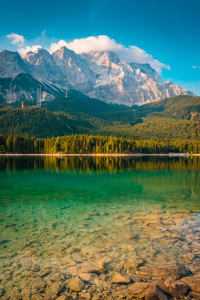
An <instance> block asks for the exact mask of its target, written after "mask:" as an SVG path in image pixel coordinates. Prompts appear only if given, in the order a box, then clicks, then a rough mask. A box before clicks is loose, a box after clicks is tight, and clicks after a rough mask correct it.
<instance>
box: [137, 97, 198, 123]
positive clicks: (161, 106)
mask: <svg viewBox="0 0 200 300" xmlns="http://www.w3.org/2000/svg"><path fill="white" fill-rule="evenodd" d="M137 112H138V113H140V114H141V115H142V116H147V115H148V116H149V117H150V116H151V117H152V116H159V117H166V118H174V119H180V120H182V119H185V120H200V97H190V96H176V97H172V98H167V99H163V100H160V101H157V102H153V103H148V104H146V105H143V106H141V107H138V108H137Z"/></svg>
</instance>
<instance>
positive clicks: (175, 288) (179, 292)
mask: <svg viewBox="0 0 200 300" xmlns="http://www.w3.org/2000/svg"><path fill="white" fill-rule="evenodd" d="M158 286H159V288H160V289H161V290H162V291H164V292H166V293H168V294H170V295H172V296H173V297H176V298H177V297H182V296H184V295H185V294H186V293H187V291H188V288H189V287H188V285H187V284H186V283H184V282H181V281H178V280H173V279H167V280H165V281H162V282H160V283H159V284H158Z"/></svg>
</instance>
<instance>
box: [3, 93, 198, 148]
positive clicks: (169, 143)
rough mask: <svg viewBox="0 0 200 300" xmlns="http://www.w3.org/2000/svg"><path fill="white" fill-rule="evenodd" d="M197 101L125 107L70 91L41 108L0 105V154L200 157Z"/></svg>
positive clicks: (187, 98) (179, 98)
mask: <svg viewBox="0 0 200 300" xmlns="http://www.w3.org/2000/svg"><path fill="white" fill-rule="evenodd" d="M199 144H200V97H190V96H176V97H172V98H167V99H163V100H160V101H156V102H152V103H147V104H145V105H142V106H132V107H127V106H123V105H114V104H110V103H105V102H102V101H100V100H97V99H91V98H89V97H87V96H85V95H83V94H81V93H79V92H77V91H73V90H71V91H70V92H69V93H68V97H67V98H65V97H62V96H58V97H57V98H56V99H55V100H52V101H49V102H48V101H46V102H45V101H44V102H43V103H42V106H36V105H35V104H31V103H30V101H26V102H25V106H24V107H21V103H20V102H19V101H18V102H14V103H11V104H5V103H2V104H0V151H1V153H169V152H188V153H200V149H199Z"/></svg>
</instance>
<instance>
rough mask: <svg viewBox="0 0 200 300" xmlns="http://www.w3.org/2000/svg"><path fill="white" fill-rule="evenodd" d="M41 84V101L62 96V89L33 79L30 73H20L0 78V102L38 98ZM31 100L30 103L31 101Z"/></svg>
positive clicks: (35, 99)
mask: <svg viewBox="0 0 200 300" xmlns="http://www.w3.org/2000/svg"><path fill="white" fill-rule="evenodd" d="M39 85H41V86H42V101H44V100H52V99H54V98H55V97H56V96H63V95H64V94H65V92H64V90H62V89H60V88H58V87H57V86H54V85H49V84H47V83H44V82H42V83H41V82H40V81H38V80H36V79H34V78H33V77H32V76H31V75H30V74H25V73H20V74H18V75H17V76H16V77H14V78H10V77H9V78H0V103H12V102H15V101H19V100H20V101H22V100H26V101H27V100H28V101H32V102H33V101H34V103H36V101H37V98H39V95H38V93H39V89H40V86H39ZM32 102H31V103H32Z"/></svg>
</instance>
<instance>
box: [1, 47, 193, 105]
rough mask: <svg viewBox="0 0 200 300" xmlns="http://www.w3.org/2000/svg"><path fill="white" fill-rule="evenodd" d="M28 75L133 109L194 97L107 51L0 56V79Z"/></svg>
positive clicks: (40, 51) (146, 66)
mask: <svg viewBox="0 0 200 300" xmlns="http://www.w3.org/2000/svg"><path fill="white" fill-rule="evenodd" d="M20 73H28V74H30V75H31V76H32V77H33V78H35V79H36V80H38V81H40V82H41V83H42V84H48V85H51V84H53V85H56V86H58V87H61V88H64V89H68V88H73V89H75V90H78V91H80V92H82V93H85V94H86V95H88V96H90V97H92V98H97V99H100V100H102V101H106V102H112V103H117V104H124V105H127V106H132V105H134V104H137V105H141V104H144V103H146V102H152V101H156V100H160V99H163V98H167V97H173V96H176V95H190V96H195V95H194V94H193V93H192V92H189V91H187V90H186V89H183V88H180V87H178V86H177V85H175V84H173V83H172V82H171V81H167V82H164V83H163V82H162V81H161V79H160V77H159V75H158V74H157V72H156V71H155V70H154V69H152V68H151V66H150V65H149V64H138V63H129V62H125V61H122V60H120V59H119V57H118V56H117V55H116V54H115V53H114V52H110V51H102V52H89V53H83V54H76V53H75V52H74V51H72V50H69V49H68V48H66V47H61V48H60V49H59V50H57V51H56V52H54V53H52V54H50V53H49V52H48V51H47V50H45V49H38V50H36V51H35V52H28V53H26V55H24V56H22V57H20V55H19V54H18V53H17V52H10V51H6V50H3V51H2V52H0V78H9V77H11V78H14V77H15V76H17V75H18V74H20Z"/></svg>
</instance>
